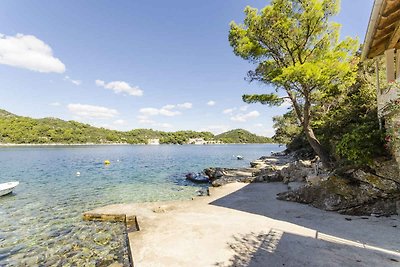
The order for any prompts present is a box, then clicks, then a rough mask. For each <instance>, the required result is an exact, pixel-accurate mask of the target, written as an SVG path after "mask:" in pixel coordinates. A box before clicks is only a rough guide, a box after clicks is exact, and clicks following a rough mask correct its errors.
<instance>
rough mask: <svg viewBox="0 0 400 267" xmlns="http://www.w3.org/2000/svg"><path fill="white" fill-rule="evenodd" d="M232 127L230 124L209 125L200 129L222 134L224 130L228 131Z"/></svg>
mask: <svg viewBox="0 0 400 267" xmlns="http://www.w3.org/2000/svg"><path fill="white" fill-rule="evenodd" d="M230 129H231V127H230V126H229V125H209V126H207V127H205V128H203V129H200V131H205V132H212V133H213V134H220V133H223V132H227V131H229V130H230Z"/></svg>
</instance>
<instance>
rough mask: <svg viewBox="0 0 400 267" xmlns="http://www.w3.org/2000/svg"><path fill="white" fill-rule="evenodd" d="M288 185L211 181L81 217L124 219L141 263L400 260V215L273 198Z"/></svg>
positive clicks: (391, 263)
mask: <svg viewBox="0 0 400 267" xmlns="http://www.w3.org/2000/svg"><path fill="white" fill-rule="evenodd" d="M286 189H287V186H285V185H283V184H281V183H255V184H243V183H232V184H228V185H225V186H223V187H219V188H211V189H210V193H211V196H209V197H200V198H196V199H194V200H191V201H176V202H163V203H137V204H119V205H110V206H106V207H102V208H98V209H96V210H93V211H90V212H87V213H85V214H84V218H85V219H101V218H102V217H101V216H103V218H105V219H108V220H110V219H113V218H114V219H116V220H122V221H124V220H125V219H124V218H128V229H129V230H128V237H129V242H130V249H131V252H132V258H133V263H134V266H140V267H142V266H254V267H255V266H399V265H400V242H399V240H400V217H399V216H392V217H381V218H376V217H357V216H343V215H339V214H336V213H332V212H325V211H321V210H318V209H315V208H313V207H309V206H306V205H302V204H298V203H292V202H283V201H279V200H276V199H275V195H276V194H277V193H279V192H282V191H285V190H286ZM106 215H108V216H106ZM104 216H105V217H104ZM132 218H136V220H137V221H135V220H134V219H132ZM136 222H137V224H138V226H139V229H140V231H133V229H135V228H136Z"/></svg>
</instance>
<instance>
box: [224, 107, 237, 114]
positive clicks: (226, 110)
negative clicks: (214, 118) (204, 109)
mask: <svg viewBox="0 0 400 267" xmlns="http://www.w3.org/2000/svg"><path fill="white" fill-rule="evenodd" d="M235 110H236V108H227V109H224V110H223V111H222V113H224V114H232V113H233V112H234V111H235Z"/></svg>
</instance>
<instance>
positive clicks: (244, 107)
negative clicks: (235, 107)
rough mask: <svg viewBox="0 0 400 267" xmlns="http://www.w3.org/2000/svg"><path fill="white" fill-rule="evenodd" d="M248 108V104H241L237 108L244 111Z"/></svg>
mask: <svg viewBox="0 0 400 267" xmlns="http://www.w3.org/2000/svg"><path fill="white" fill-rule="evenodd" d="M247 109H248V106H241V107H240V108H239V110H240V111H246V110H247Z"/></svg>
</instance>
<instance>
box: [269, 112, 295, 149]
mask: <svg viewBox="0 0 400 267" xmlns="http://www.w3.org/2000/svg"><path fill="white" fill-rule="evenodd" d="M273 121H274V125H273V127H274V129H275V135H274V136H273V139H274V140H275V141H276V142H278V143H280V144H289V143H291V142H292V140H293V139H294V138H295V137H296V136H298V135H299V134H300V133H301V132H302V131H301V125H300V124H299V123H298V120H297V117H296V115H295V114H294V112H293V110H291V111H289V112H287V113H286V114H284V115H282V116H276V117H273Z"/></svg>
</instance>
